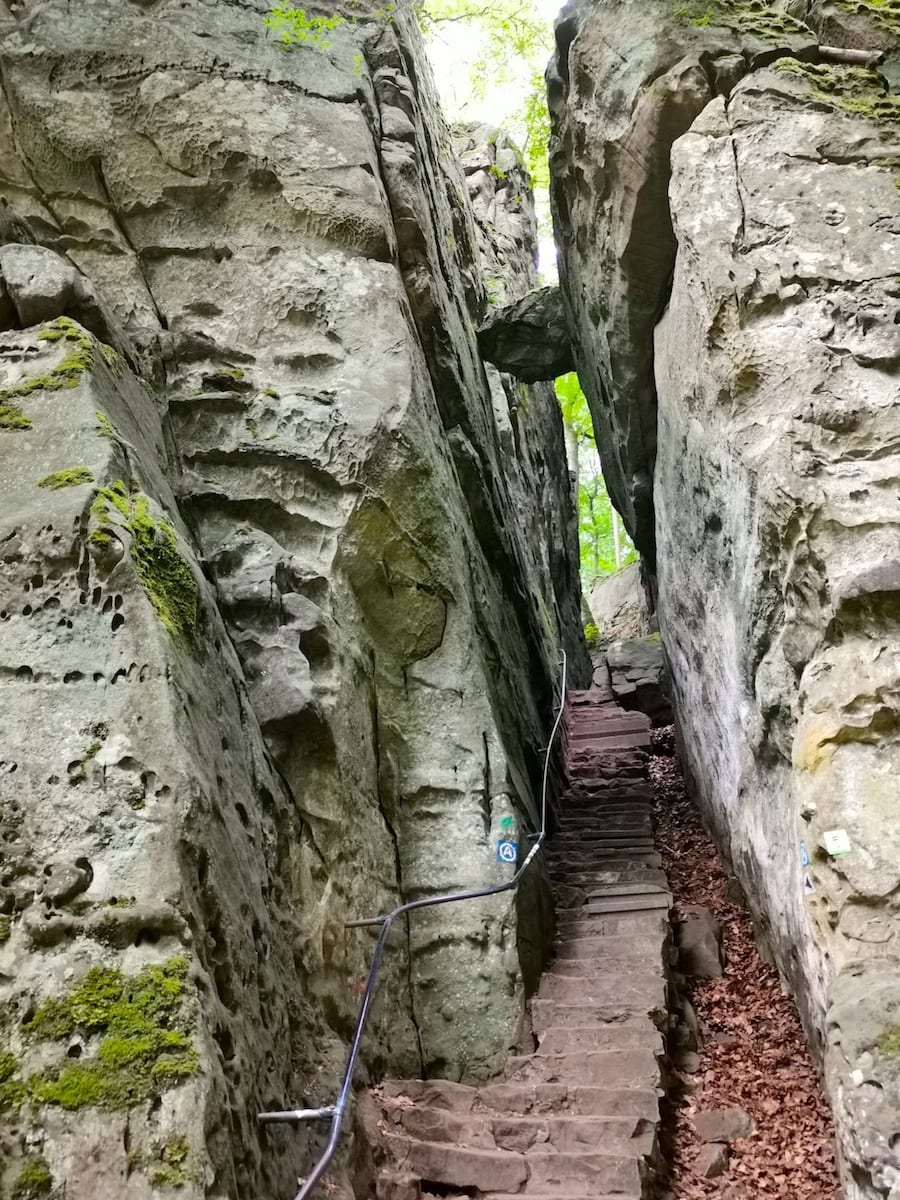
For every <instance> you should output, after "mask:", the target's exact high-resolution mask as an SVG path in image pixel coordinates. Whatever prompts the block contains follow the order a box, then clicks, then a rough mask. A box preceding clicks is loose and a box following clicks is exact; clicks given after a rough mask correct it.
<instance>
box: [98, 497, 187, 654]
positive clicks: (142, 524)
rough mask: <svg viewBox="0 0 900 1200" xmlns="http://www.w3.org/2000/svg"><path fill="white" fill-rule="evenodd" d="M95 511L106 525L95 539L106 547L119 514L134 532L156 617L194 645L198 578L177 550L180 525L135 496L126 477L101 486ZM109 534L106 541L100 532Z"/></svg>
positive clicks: (135, 557)
mask: <svg viewBox="0 0 900 1200" xmlns="http://www.w3.org/2000/svg"><path fill="white" fill-rule="evenodd" d="M91 515H92V516H93V517H94V519H95V520H96V521H97V522H98V524H99V525H100V526H101V528H100V529H97V530H94V531H93V533H92V534H91V536H90V539H89V540H90V541H91V542H92V543H93V544H94V545H97V546H99V547H100V548H101V549H104V548H107V547H108V546H109V544H110V542H111V539H112V536H113V534H114V533H115V527H116V523H117V522H116V516H117V517H118V518H119V523H120V527H124V528H125V529H126V530H127V531H128V532H129V533H130V534H131V559H132V562H133V563H134V568H135V572H136V574H137V577H138V581H139V583H140V584H141V587H142V588H143V589H144V591H145V592H146V594H147V597H148V599H149V600H150V603H151V604H152V605H153V608H154V611H155V612H156V615H157V616H158V617H159V619H160V621H162V623H163V625H165V627H166V629H168V631H169V633H171V634H172V636H173V637H179V638H182V639H183V640H184V641H186V642H188V643H190V644H192V643H193V641H194V638H195V635H196V627H197V595H198V590H197V581H196V579H195V578H194V573H193V571H192V570H191V568H190V565H189V564H188V562H187V561H186V559H185V558H184V557H183V556H182V553H181V551H180V550H179V549H178V537H177V535H176V533H175V528H174V526H173V525H172V524H171V522H170V521H169V520H167V518H166V517H165V516H160V517H158V518H154V517H153V516H152V515H151V512H150V501H149V500H148V498H147V497H146V496H145V495H143V494H142V493H141V492H139V491H136V492H135V493H134V494H133V495H132V494H131V493H130V492H129V490H128V489H127V488H126V487H125V484H124V483H123V482H122V480H121V479H119V480H116V482H115V483H114V484H112V485H111V486H110V487H106V488H98V489H97V492H96V495H95V498H94V503H93V504H92V506H91ZM97 533H99V534H102V535H105V537H106V538H107V539H109V541H101V540H99V539H97V538H96V537H95V534H97Z"/></svg>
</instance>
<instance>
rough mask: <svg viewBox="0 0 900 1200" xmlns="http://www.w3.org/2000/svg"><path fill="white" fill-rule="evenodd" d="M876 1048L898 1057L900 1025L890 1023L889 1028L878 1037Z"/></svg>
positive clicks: (899, 1050) (899, 1053)
mask: <svg viewBox="0 0 900 1200" xmlns="http://www.w3.org/2000/svg"><path fill="white" fill-rule="evenodd" d="M878 1049H879V1050H880V1051H881V1052H882V1054H889V1055H890V1056H891V1057H892V1058H900V1025H892V1026H891V1027H890V1028H889V1029H885V1031H884V1033H883V1034H882V1035H881V1037H880V1038H879V1039H878Z"/></svg>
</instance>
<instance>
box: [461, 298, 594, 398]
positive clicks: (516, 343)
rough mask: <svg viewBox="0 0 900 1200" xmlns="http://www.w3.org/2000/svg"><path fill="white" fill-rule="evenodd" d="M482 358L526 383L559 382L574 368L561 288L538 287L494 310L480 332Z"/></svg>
mask: <svg viewBox="0 0 900 1200" xmlns="http://www.w3.org/2000/svg"><path fill="white" fill-rule="evenodd" d="M478 348H479V350H480V351H481V353H482V356H483V357H484V358H485V359H486V360H487V361H488V362H489V363H493V364H494V365H495V366H496V367H499V368H500V370H501V371H505V372H507V374H509V375H514V376H515V377H516V378H517V379H521V380H522V381H523V382H524V383H537V382H538V381H539V380H542V379H556V377H557V376H558V375H565V374H566V373H567V372H568V371H571V370H573V369H574V365H575V363H574V359H573V358H572V345H571V342H570V341H569V332H568V328H567V325H566V317H565V313H564V311H563V305H562V298H561V296H560V292H559V288H555V287H545V288H537V289H535V290H534V291H532V292H529V293H528V294H527V295H526V296H523V297H522V298H521V300H516V301H514V302H513V303H512V304H507V305H504V306H503V307H502V308H496V309H492V310H491V312H490V314H489V316H488V319H487V320H486V321H485V323H484V324H483V325H482V327H481V328H480V329H479V331H478Z"/></svg>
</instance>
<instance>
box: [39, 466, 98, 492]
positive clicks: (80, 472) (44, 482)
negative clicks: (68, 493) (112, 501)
mask: <svg viewBox="0 0 900 1200" xmlns="http://www.w3.org/2000/svg"><path fill="white" fill-rule="evenodd" d="M93 482H94V472H93V471H92V470H91V469H90V468H89V467H69V468H68V470H66V471H54V472H53V473H52V474H51V475H45V476H44V477H43V479H39V480H38V487H39V488H49V489H50V490H51V491H52V492H57V491H59V489H60V488H70V487H80V486H81V485H82V484H83V483H93Z"/></svg>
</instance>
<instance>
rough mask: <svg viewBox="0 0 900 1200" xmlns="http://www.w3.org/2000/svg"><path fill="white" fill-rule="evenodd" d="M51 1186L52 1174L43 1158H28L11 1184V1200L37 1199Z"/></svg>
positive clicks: (45, 1193) (44, 1194)
mask: <svg viewBox="0 0 900 1200" xmlns="http://www.w3.org/2000/svg"><path fill="white" fill-rule="evenodd" d="M52 1187H53V1176H52V1175H51V1174H50V1168H49V1167H48V1166H47V1163H46V1162H45V1160H44V1159H43V1158H39V1157H34V1158H29V1159H28V1161H27V1162H26V1164H25V1166H24V1167H23V1168H22V1170H21V1171H20V1172H19V1174H18V1175H17V1176H16V1181H15V1183H14V1184H13V1191H12V1194H13V1200H37V1197H38V1196H46V1195H47V1193H48V1192H49V1191H50V1190H51V1189H52Z"/></svg>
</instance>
